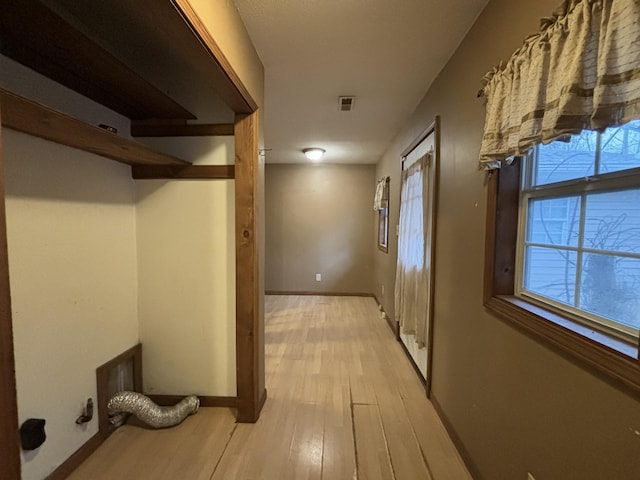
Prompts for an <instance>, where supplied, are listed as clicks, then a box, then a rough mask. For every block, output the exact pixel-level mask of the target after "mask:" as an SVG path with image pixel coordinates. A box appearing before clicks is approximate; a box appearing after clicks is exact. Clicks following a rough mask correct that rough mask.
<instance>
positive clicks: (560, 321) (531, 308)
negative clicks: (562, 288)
mask: <svg viewBox="0 0 640 480" xmlns="http://www.w3.org/2000/svg"><path fill="white" fill-rule="evenodd" d="M485 307H486V308H487V309H488V310H489V311H491V312H493V313H495V314H497V315H499V316H501V317H503V318H505V319H506V320H508V321H511V322H514V323H515V324H517V325H519V326H521V327H522V328H524V329H525V330H526V331H529V332H532V333H533V334H535V335H537V336H539V337H542V338H543V339H545V340H547V341H548V342H550V343H551V344H553V345H555V346H556V347H558V348H560V349H561V350H562V351H565V352H567V353H568V354H570V355H571V356H572V357H574V358H577V359H578V360H580V361H581V362H583V363H586V364H587V365H588V366H590V367H593V368H595V369H597V370H599V371H600V372H602V373H604V374H606V375H608V376H611V377H613V378H615V379H617V380H619V381H622V382H623V383H625V384H626V385H628V386H630V387H632V388H634V389H636V390H640V363H639V362H638V359H637V358H638V347H637V346H634V345H630V344H628V343H625V342H623V341H622V340H619V339H617V338H614V337H611V336H609V335H606V334H604V333H602V332H599V331H596V330H593V329H591V328H589V327H587V326H585V325H582V324H580V323H577V322H575V321H572V320H570V319H568V318H566V317H563V316H561V315H558V314H555V313H553V312H551V311H549V310H546V309H544V308H542V307H539V306H537V305H533V304H531V303H529V302H526V301H525V300H522V299H520V298H517V297H515V296H513V295H496V296H491V297H489V298H488V299H487V300H486V302H485Z"/></svg>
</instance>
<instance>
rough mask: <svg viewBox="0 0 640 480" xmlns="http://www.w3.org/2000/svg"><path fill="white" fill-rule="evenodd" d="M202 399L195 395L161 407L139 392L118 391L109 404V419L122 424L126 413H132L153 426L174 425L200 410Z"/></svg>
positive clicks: (114, 423)
mask: <svg viewBox="0 0 640 480" xmlns="http://www.w3.org/2000/svg"><path fill="white" fill-rule="evenodd" d="M199 407H200V399H199V398H198V397H196V396H195V395H191V396H189V397H185V398H183V399H182V400H181V401H180V402H178V403H177V404H176V405H174V406H173V407H160V406H158V405H156V404H155V403H154V402H153V401H152V400H151V399H150V398H149V397H147V396H145V395H143V394H141V393H137V392H118V393H116V394H115V395H114V396H113V397H111V399H110V400H109V403H108V404H107V410H108V413H109V421H110V422H111V423H112V424H113V425H116V426H120V425H122V423H124V420H125V418H126V417H125V415H124V413H132V414H134V415H135V416H136V417H138V418H139V419H140V420H141V421H143V422H144V423H146V424H147V425H149V426H150V427H153V428H166V427H173V426H174V425H177V424H179V423H180V422H182V421H183V420H184V419H185V418H187V417H188V416H189V415H192V414H194V413H196V412H197V411H198V408H199Z"/></svg>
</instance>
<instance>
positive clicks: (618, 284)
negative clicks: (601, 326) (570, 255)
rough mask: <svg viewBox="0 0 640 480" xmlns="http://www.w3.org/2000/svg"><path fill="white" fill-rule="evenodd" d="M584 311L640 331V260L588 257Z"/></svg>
mask: <svg viewBox="0 0 640 480" xmlns="http://www.w3.org/2000/svg"><path fill="white" fill-rule="evenodd" d="M580 308H582V309H584V310H587V311H589V312H592V313H595V314H596V315H600V316H601V317H604V318H608V319H609V320H612V321H614V322H617V323H621V324H624V325H627V326H630V327H633V328H639V327H640V260H638V259H633V258H625V257H616V256H613V255H596V254H585V256H584V260H583V267H582V285H581V286H580Z"/></svg>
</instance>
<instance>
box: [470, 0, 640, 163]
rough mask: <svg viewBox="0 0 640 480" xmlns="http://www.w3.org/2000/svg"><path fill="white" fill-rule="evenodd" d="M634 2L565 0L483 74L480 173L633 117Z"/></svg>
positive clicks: (638, 32)
mask: <svg viewBox="0 0 640 480" xmlns="http://www.w3.org/2000/svg"><path fill="white" fill-rule="evenodd" d="M639 39H640V0H567V1H565V2H564V3H563V4H562V5H561V7H560V8H559V9H558V10H557V11H556V12H555V13H554V14H553V16H552V17H549V18H544V19H542V21H541V29H540V33H538V34H536V35H532V36H530V37H529V38H527V39H526V40H525V42H524V44H523V46H522V47H521V48H520V49H518V50H517V51H516V52H515V53H514V54H513V55H512V56H511V58H510V59H509V60H508V61H507V62H506V64H504V65H500V66H498V67H496V68H494V69H493V70H492V71H491V72H489V73H488V74H487V75H485V78H484V82H485V86H484V88H483V89H482V90H481V92H480V94H481V95H484V96H485V97H486V102H487V111H486V119H485V128H484V134H483V138H482V147H481V149H480V162H481V164H482V165H483V166H484V167H485V168H497V167H499V166H500V161H502V160H504V159H507V158H508V157H512V156H515V155H525V154H526V153H527V152H528V151H529V150H530V149H531V148H532V147H533V146H534V145H536V144H539V143H549V142H551V141H553V140H555V139H557V138H558V137H560V136H563V135H568V134H576V133H579V132H581V131H582V130H583V129H592V130H603V129H605V128H607V127H610V126H618V125H622V124H624V123H626V122H628V121H629V120H632V119H635V118H639V117H640V40H639Z"/></svg>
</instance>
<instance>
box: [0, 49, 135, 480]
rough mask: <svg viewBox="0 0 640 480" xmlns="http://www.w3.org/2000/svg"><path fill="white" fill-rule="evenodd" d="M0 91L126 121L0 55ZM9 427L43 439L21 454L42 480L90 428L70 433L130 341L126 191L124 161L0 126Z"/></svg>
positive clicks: (131, 238)
mask: <svg viewBox="0 0 640 480" xmlns="http://www.w3.org/2000/svg"><path fill="white" fill-rule="evenodd" d="M0 68H1V69H2V78H1V79H0V86H2V87H4V88H7V89H9V90H11V91H14V92H16V93H18V94H22V95H24V96H27V97H30V98H35V99H37V101H39V102H41V103H44V104H46V105H49V106H52V107H54V108H57V109H60V110H64V111H66V112H68V113H71V114H73V115H75V116H78V117H80V118H83V119H84V120H86V121H89V122H91V123H108V124H110V125H115V126H117V127H118V128H119V129H125V130H127V129H128V120H127V119H126V118H124V117H122V116H120V115H118V114H115V113H114V112H112V111H110V110H107V109H105V108H104V107H102V106H100V105H98V104H96V103H94V102H92V101H90V100H88V99H86V98H84V97H82V96H80V95H78V94H76V93H74V92H72V91H70V90H68V89H66V88H65V87H62V86H60V85H58V84H56V83H54V82H51V81H50V80H48V79H46V78H44V77H42V76H40V75H38V74H36V73H34V72H32V71H31V70H28V69H26V68H24V67H22V66H20V65H19V64H17V63H15V62H12V61H11V60H8V59H6V58H4V57H1V56H0ZM2 140H3V142H2V148H3V160H4V164H5V182H6V184H5V189H6V208H7V236H8V242H9V275H10V282H11V297H12V313H13V329H14V346H15V360H16V383H17V390H18V392H17V393H18V413H19V422H20V423H22V422H23V421H24V420H26V419H27V418H32V417H33V418H44V419H46V421H47V423H46V426H45V430H46V433H47V441H46V442H45V443H44V444H43V445H42V446H41V447H40V448H39V449H37V450H35V451H32V452H23V453H22V464H23V467H22V468H23V474H22V478H23V479H24V480H40V479H42V478H45V477H46V476H47V475H48V474H49V473H51V472H52V471H53V470H55V468H57V467H58V466H59V465H60V464H61V463H62V462H64V461H65V460H66V459H67V458H68V457H69V456H70V455H71V454H73V453H74V452H75V451H76V450H77V449H78V448H79V447H81V446H82V445H83V444H84V443H85V442H86V441H87V440H88V439H89V438H91V436H93V435H94V434H95V433H96V432H97V431H98V422H97V415H95V416H94V419H93V420H92V421H91V422H90V423H87V424H85V425H82V426H78V425H76V423H75V420H76V418H77V417H78V416H79V415H80V414H81V412H82V409H83V406H84V403H85V402H86V400H87V398H89V397H91V398H93V400H94V403H95V401H96V380H95V369H96V368H97V367H98V366H100V365H101V364H102V363H104V362H106V361H107V360H109V359H111V358H113V357H115V356H116V355H118V354H119V353H121V352H122V351H124V350H126V349H128V348H129V347H131V346H133V345H135V344H136V343H137V342H138V321H137V284H138V283H137V268H136V264H137V261H136V232H135V208H136V207H135V194H136V192H135V184H134V182H133V180H132V179H131V171H130V169H129V167H127V166H126V165H121V164H118V163H115V162H113V161H111V160H107V159H104V158H101V157H98V156H95V155H92V154H89V153H85V152H81V151H79V150H75V149H71V148H68V147H64V146H61V145H57V144H55V143H52V142H48V141H45V140H41V139H39V138H35V137H32V136H29V135H25V134H22V133H18V132H15V131H13V130H9V129H6V128H4V129H3V130H2Z"/></svg>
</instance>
